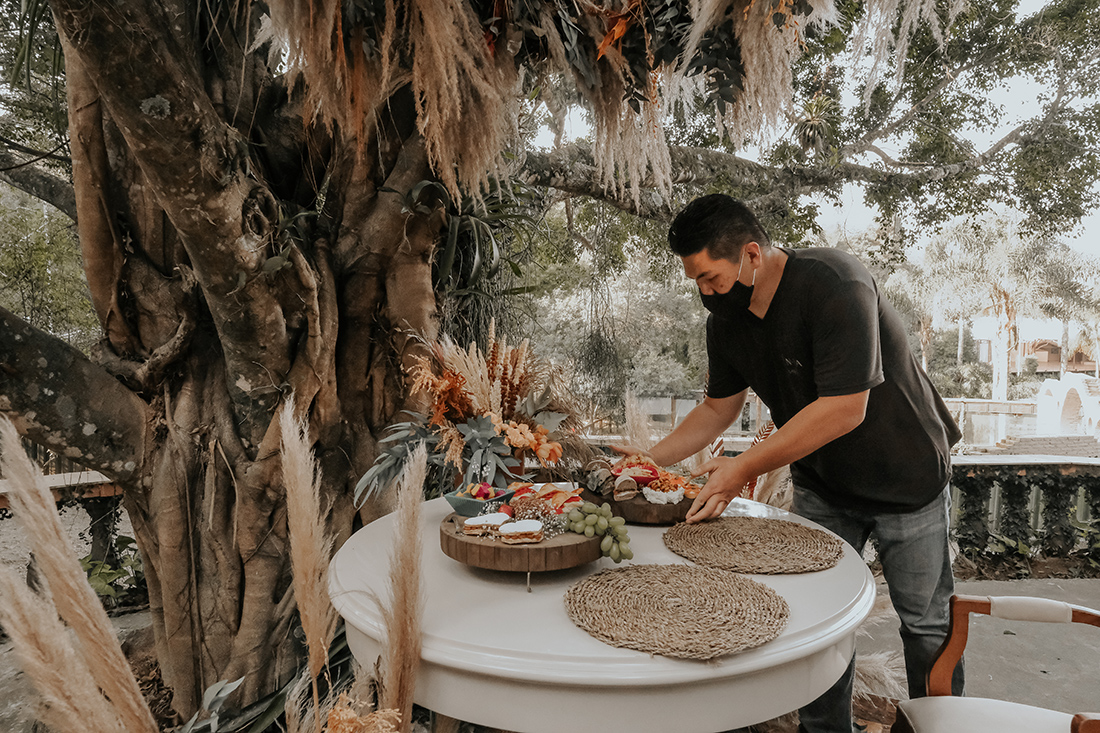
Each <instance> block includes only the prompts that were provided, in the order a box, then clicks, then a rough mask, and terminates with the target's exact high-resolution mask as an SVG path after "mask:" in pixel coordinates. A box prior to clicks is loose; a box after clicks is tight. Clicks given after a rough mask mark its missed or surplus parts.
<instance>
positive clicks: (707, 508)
mask: <svg viewBox="0 0 1100 733" xmlns="http://www.w3.org/2000/svg"><path fill="white" fill-rule="evenodd" d="M739 469H740V461H738V460H737V458H728V457H718V458H712V459H710V460H709V461H707V462H706V463H704V464H703V465H702V466H700V467H699V468H697V469H696V470H694V471H692V472H691V475H692V476H693V477H695V476H702V475H703V474H705V473H706V474H710V476H709V477H708V478H707V484H706V486H704V487H703V490H702V491H700V492H699V495H698V496H696V497H695V501H694V502H693V503H692V505H691V509H689V510H688V513H687V522H688V524H695V523H696V522H702V521H703V520H706V519H713V518H714V517H719V516H721V515H722V512H724V511H725V510H726V507H727V506H729V503H730V502H731V501H733V500H734V499H736V498H737V497H738V496H740V495H741V489H742V488H743V487H744V486H745V484H747V483H748V482H749V480H750V477H746V476H744V475H742V474H743V471H741V470H739Z"/></svg>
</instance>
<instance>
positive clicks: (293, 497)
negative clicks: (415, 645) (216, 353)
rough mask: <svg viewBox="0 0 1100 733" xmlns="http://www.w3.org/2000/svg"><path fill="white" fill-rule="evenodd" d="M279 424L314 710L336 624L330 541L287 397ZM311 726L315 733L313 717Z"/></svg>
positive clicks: (314, 471)
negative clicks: (330, 594)
mask: <svg viewBox="0 0 1100 733" xmlns="http://www.w3.org/2000/svg"><path fill="white" fill-rule="evenodd" d="M279 421H280V427H281V430H282V460H283V481H284V485H285V487H286V507H287V529H288V533H289V537H290V567H291V574H292V580H293V583H294V598H295V601H296V602H297V604H298V616H299V618H300V619H301V622H302V631H303V632H304V633H305V637H306V647H307V649H308V655H309V656H308V660H307V664H308V668H309V674H310V677H311V679H312V683H313V707H314V709H315V710H320V700H319V699H318V678H319V677H320V675H321V671H322V670H323V669H324V666H325V663H326V661H327V660H328V647H329V643H330V642H331V641H332V635H333V633H334V632H335V630H336V624H337V621H338V620H339V617H338V615H337V613H336V609H335V608H333V606H332V603H330V602H329V598H328V563H329V560H330V559H331V556H332V545H333V538H332V536H331V535H329V534H328V532H327V531H326V529H325V514H326V512H325V510H324V509H323V508H322V507H321V471H320V469H319V468H318V467H317V466H316V462H315V461H314V458H313V451H312V449H311V448H310V442H309V437H308V432H309V430H308V428H307V427H306V425H305V423H304V422H302V421H301V420H299V419H298V418H297V416H296V414H295V407H294V397H293V395H291V396H290V397H288V398H287V400H286V402H285V403H284V404H283V408H282V410H281V411H280V413H279ZM316 721H317V731H318V733H319V732H320V730H321V722H320V715H319V714H318V715H317V716H316Z"/></svg>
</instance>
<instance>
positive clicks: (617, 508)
mask: <svg viewBox="0 0 1100 733" xmlns="http://www.w3.org/2000/svg"><path fill="white" fill-rule="evenodd" d="M581 496H582V497H583V498H584V499H585V501H590V502H592V503H593V504H596V505H599V504H603V503H604V502H605V501H606V502H607V503H608V504H610V505H611V513H612V514H614V515H615V516H617V517H622V518H623V519H625V520H626V521H627V523H631V524H676V523H677V522H682V521H684V520H685V519H687V513H688V509H691V502H692V500H691V499H688V498H687V497H684V498H683V499H680V501H679V502H678V503H676V504H653V503H652V502H650V501H649V500H648V499H646V498H645V497H644V496H642V492H641V491H639V492H638V495H637V496H635V497H634V498H633V499H627V500H626V501H615V500H614V499H613V498H611V497H610V496H600V495H599V494H596V493H593V492H591V491H589V490H588V489H584V490H583V491H582V492H581Z"/></svg>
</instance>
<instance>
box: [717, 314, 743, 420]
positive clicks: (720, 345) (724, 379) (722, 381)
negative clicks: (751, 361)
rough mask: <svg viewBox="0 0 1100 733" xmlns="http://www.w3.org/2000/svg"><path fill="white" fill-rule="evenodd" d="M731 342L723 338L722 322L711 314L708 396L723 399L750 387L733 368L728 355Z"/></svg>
mask: <svg viewBox="0 0 1100 733" xmlns="http://www.w3.org/2000/svg"><path fill="white" fill-rule="evenodd" d="M728 348H729V342H728V341H727V340H725V339H723V338H722V322H721V321H720V320H718V319H716V318H715V317H714V314H711V315H710V316H708V317H707V396H708V397H714V398H715V399H721V398H723V397H732V396H733V395H735V394H738V393H739V392H743V391H744V390H745V389H747V388H748V386H749V383H748V381H746V380H745V378H744V377H743V376H742V375H741V373H740V372H738V371H737V370H736V369H734V368H733V366H732V365H731V360H730V359H729V358H727V356H726V353H725V351H726V349H728Z"/></svg>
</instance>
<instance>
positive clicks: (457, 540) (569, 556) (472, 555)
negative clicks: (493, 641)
mask: <svg viewBox="0 0 1100 733" xmlns="http://www.w3.org/2000/svg"><path fill="white" fill-rule="evenodd" d="M456 518H457V521H456ZM465 519H466V517H459V516H458V515H457V514H448V515H447V516H446V517H445V518H444V519H443V522H442V523H440V525H439V546H440V548H442V550H443V554H444V555H446V556H447V557H450V558H452V559H454V560H457V561H459V562H460V563H464V564H466V565H471V566H473V567H475V568H484V569H486V570H504V571H509V572H518V573H531V572H542V571H546V570H565V569H567V568H575V567H577V566H578V565H584V564H585V563H590V562H594V561H595V560H599V559H600V554H601V553H600V540H601V539H603V538H601V537H585V536H584V535H580V534H575V533H573V532H565V533H564V534H560V535H558V536H557V537H551V538H550V539H545V540H543V541H542V542H538V543H535V544H528V545H509V544H505V543H504V542H502V541H500V540H496V539H492V538H490V537H471V536H468V535H465V534H463V533H462V521H463V520H465Z"/></svg>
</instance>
